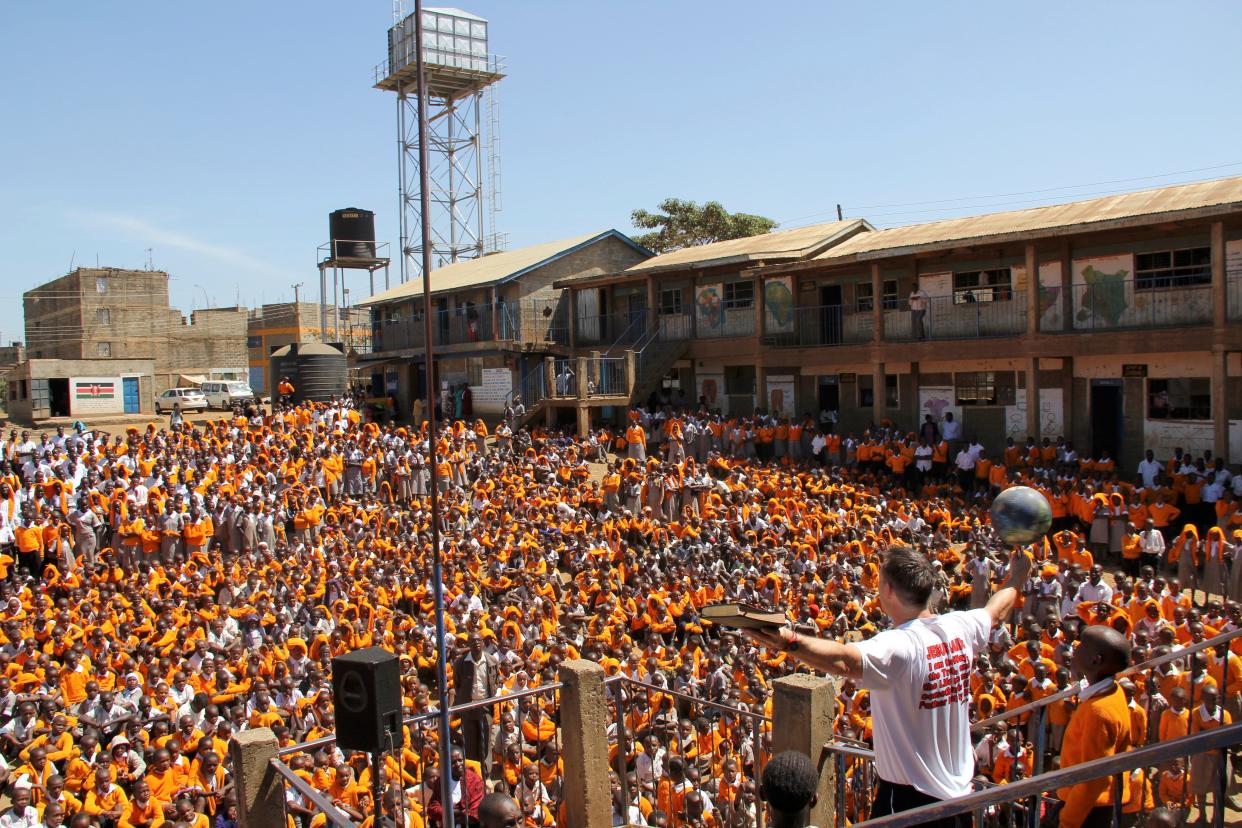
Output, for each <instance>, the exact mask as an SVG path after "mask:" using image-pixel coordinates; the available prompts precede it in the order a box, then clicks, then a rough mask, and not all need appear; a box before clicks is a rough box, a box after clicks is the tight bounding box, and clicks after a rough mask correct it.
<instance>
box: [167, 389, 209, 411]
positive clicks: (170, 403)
mask: <svg viewBox="0 0 1242 828" xmlns="http://www.w3.org/2000/svg"><path fill="white" fill-rule="evenodd" d="M177 404H180V405H181V410H182V412H186V411H206V410H207V398H206V397H204V396H203V392H202V391H199V390H198V389H197V388H169V389H168V390H167V391H165V392H164V393H163V394H160V395H159V396H158V397H156V398H155V413H156V414H164V413H167V412H169V411H172V410H173V407H174V406H176V405H177Z"/></svg>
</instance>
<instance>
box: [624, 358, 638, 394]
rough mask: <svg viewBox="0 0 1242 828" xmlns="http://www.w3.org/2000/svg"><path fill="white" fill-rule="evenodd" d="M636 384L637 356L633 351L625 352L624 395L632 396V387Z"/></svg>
mask: <svg viewBox="0 0 1242 828" xmlns="http://www.w3.org/2000/svg"><path fill="white" fill-rule="evenodd" d="M637 384H638V354H636V353H635V352H634V351H626V352H625V394H626V396H631V397H632V396H633V395H634V386H635V385H637Z"/></svg>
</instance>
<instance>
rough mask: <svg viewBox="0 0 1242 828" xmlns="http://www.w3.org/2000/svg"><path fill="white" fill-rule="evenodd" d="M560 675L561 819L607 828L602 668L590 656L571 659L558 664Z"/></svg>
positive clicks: (608, 798)
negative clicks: (563, 771)
mask: <svg viewBox="0 0 1242 828" xmlns="http://www.w3.org/2000/svg"><path fill="white" fill-rule="evenodd" d="M560 680H561V683H562V685H563V687H562V688H561V734H562V735H561V758H562V760H563V761H564V763H565V787H564V797H565V824H566V825H575V826H582V828H611V825H612V790H611V786H610V785H609V784H608V711H609V706H608V701H607V700H606V699H605V698H604V668H603V667H600V666H599V665H598V664H596V663H595V662H593V661H586V660H585V659H573V660H570V661H566V662H565V663H563V664H562V665H561V670H560Z"/></svg>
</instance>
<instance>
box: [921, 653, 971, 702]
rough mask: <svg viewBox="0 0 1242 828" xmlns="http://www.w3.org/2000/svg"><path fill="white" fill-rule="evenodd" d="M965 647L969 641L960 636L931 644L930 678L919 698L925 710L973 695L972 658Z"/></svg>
mask: <svg viewBox="0 0 1242 828" xmlns="http://www.w3.org/2000/svg"><path fill="white" fill-rule="evenodd" d="M965 651H966V642H965V641H963V640H962V639H960V638H955V639H953V640H952V641H950V642H949V643H947V644H944V643H940V644H933V645H931V646H930V647H928V648H927V680H926V681H925V682H923V697H922V699H921V700H920V701H919V708H920V709H921V710H934V709H935V708H937V707H944V706H945V705H947V704H963V703H965V702H966V700H967V699H968V698H970V659H968V658H967V657H966V655H965Z"/></svg>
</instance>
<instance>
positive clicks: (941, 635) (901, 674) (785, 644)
mask: <svg viewBox="0 0 1242 828" xmlns="http://www.w3.org/2000/svg"><path fill="white" fill-rule="evenodd" d="M1030 570H1031V559H1030V558H1029V557H1028V556H1027V555H1026V553H1025V552H1023V551H1021V550H1018V551H1017V552H1015V553H1014V555H1013V556H1012V558H1011V559H1010V562H1009V571H1008V575H1007V577H1006V580H1005V583H1004V585H1002V587H1001V588H1000V589H998V590H997V591H996V592H995V593H994V594H993V595H992V597H991V598H990V599H988V602H987V605H986V606H985V607H983V608H982V609H976V610H970V611H967V612H951V613H948V614H947V615H935V614H933V613H932V612H931V610H930V609H928V600H929V599H930V597H931V594H932V590H933V588H934V587H935V583H936V575H935V569H934V568H933V567H932V563H931V560H930V559H929V558H928V557H927V556H926V555H923V554H921V553H919V552H917V551H915V550H913V549H909V548H907V547H903V546H893V547H890V548H889V549H888V551H887V552H885V553H884V556H883V560H882V562H881V564H880V578H879V590H878V593H877V597H878V598H879V601H880V607H881V609H883V610H884V612H885V613H887V614H888V616H889V617H890V618H891V619H892V622H893V626H892V628H890V629H888V630H885V631H884V632H881V633H879V634H878V635H876V636H875V637H873V638H871V639H869V640H867V641H860V642H858V643H856V644H842V643H840V642H837V641H831V640H828V639H823V638H811V637H808V636H804V635H801V634H799V633H797V632H795V631H794V630H793V629H791V628H789V627H782V628H780V629H779V630H777V631H768V630H746V631H745V632H746V634H747V635H748V636H749V637H750V638H752V639H753V640H755V641H757V642H759V643H760V644H763V645H765V646H767V647H770V648H773V649H778V650H784V651H786V652H789V653H792V654H793V655H794V657H795V658H797V659H799V660H801V661H803V662H806V663H807V664H808V665H810V666H811V667H814V668H815V669H817V670H822V671H824V672H826V673H831V674H833V675H838V676H844V677H846V678H852V679H854V680H855V681H857V682H858V683H859V686H860V687H863V688H865V689H867V690H869V691H870V693H871V710H872V716H873V721H874V728H875V729H874V739H873V741H874V743H875V769H876V772H877V773H878V774H879V776H880V785H879V788H878V790H877V792H876V795H875V799H874V800H873V803H872V811H871V816H872V817H880V816H887V815H888V814H891V813H897V812H899V811H908V810H910V809H911V808H917V807H919V806H921V805H926V804H929V803H932V802H937V801H940V800H945V799H955V798H957V797H961V796H965V795H966V794H968V793H970V791H971V784H970V783H971V778H972V777H973V776H974V768H975V765H974V752H973V750H972V748H971V744H970V670H971V665H972V664H973V663H974V658H975V654H976V653H978V652H980V651H981V650H983V649H984V648H985V647H986V646H987V641H988V634H989V633H990V632H991V630H992V627H993V626H994V625H996V624H998V623H999V622H1000V621H1002V620H1003V619H1005V618H1006V617H1007V616H1008V615H1009V613H1010V611H1011V610H1012V609H1013V606H1014V602H1015V601H1016V599H1017V597H1018V590H1019V589H1020V588H1021V587H1022V586H1023V585H1024V584H1025V583H1026V580H1027V578H1028V577H1029V575H1030ZM957 822H958V820H957V819H956V818H953V817H950V818H947V819H945V820H942V821H938V822H929V823H927V825H930V826H933V828H937V826H939V828H947V827H948V826H953V825H956V824H957Z"/></svg>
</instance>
